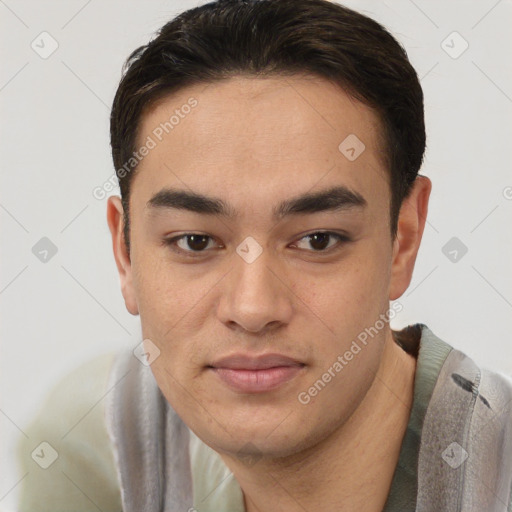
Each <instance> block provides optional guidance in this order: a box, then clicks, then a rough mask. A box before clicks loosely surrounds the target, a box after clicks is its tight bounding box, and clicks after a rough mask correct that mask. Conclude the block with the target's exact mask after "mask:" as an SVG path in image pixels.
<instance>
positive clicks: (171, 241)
mask: <svg viewBox="0 0 512 512" xmlns="http://www.w3.org/2000/svg"><path fill="white" fill-rule="evenodd" d="M317 234H323V235H330V236H332V237H334V238H336V239H337V240H338V245H337V246H336V245H335V246H332V247H330V248H328V249H323V250H318V251H315V250H311V251H307V252H311V253H313V254H327V253H331V252H332V251H333V250H336V249H339V248H340V246H341V245H343V244H345V243H347V242H350V238H349V237H348V236H346V235H342V234H341V233H336V232H334V231H313V232H312V233H308V234H306V235H304V236H302V237H301V238H299V239H298V241H301V240H303V239H305V238H308V237H312V236H313V235H317ZM193 235H198V236H204V237H207V238H209V239H210V240H213V237H211V236H209V235H205V234H203V233H184V234H183V235H179V236H175V237H173V238H165V239H163V241H162V243H163V244H164V245H166V246H168V247H169V248H170V249H171V250H172V251H173V252H176V253H178V254H182V255H185V256H187V257H191V258H197V257H200V256H202V255H203V254H205V253H206V252H207V249H204V250H202V251H192V250H190V251H187V250H184V249H180V248H179V247H178V248H176V245H175V244H176V242H178V241H179V240H181V239H184V238H187V237H189V236H193ZM300 250H306V249H300Z"/></svg>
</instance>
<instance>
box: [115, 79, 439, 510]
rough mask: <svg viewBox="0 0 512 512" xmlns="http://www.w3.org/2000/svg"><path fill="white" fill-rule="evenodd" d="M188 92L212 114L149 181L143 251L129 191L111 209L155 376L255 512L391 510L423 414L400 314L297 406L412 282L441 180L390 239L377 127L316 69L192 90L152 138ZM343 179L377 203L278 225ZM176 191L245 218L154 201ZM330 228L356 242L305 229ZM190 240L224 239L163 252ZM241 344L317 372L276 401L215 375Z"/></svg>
mask: <svg viewBox="0 0 512 512" xmlns="http://www.w3.org/2000/svg"><path fill="white" fill-rule="evenodd" d="M190 97H194V98H195V99H197V100H198V105H197V106H196V107H195V108H194V109H193V110H192V111H191V112H190V114H188V115H187V116H185V117H184V118H183V119H181V120H180V123H179V125H177V126H175V128H174V129H173V130H172V131H171V132H170V133H169V134H168V135H167V136H166V137H165V138H164V139H163V140H162V142H161V143H159V144H158V145H157V146H156V147H155V148H154V149H152V150H151V151H150V152H149V154H148V155H147V156H146V157H145V158H144V159H143V160H142V162H141V163H140V164H139V167H138V169H137V173H136V175H135V176H134V179H133V182H132V189H131V199H130V209H131V211H130V222H131V227H130V242H131V253H130V257H128V254H127V251H126V246H125V244H124V242H123V237H122V231H123V220H122V212H123V210H122V206H121V201H120V199H119V197H117V196H113V197H110V198H109V200H108V206H107V219H108V224H109V228H110V231H111V234H112V242H113V250H114V255H115V260H116V264H117V268H118V271H119V276H120V281H121V288H122V293H123V297H124V300H125V303H126V307H127V309H128V311H129V312H130V313H132V314H134V315H137V314H139V315H140V319H141V325H142V332H143V337H144V338H147V339H150V340H151V341H152V342H153V343H154V344H155V345H156V346H157V347H158V348H159V350H160V351H161V352H160V356H159V357H158V358H157V359H156V360H155V361H154V362H153V363H152V365H151V368H152V370H153V373H154V376H155V379H156V381H157V383H158V385H159V387H160V389H161V390H162V392H163V394H164V396H165V397H166V399H167V400H168V401H169V403H170V404H171V406H172V407H173V408H174V409H175V410H176V411H177V413H178V414H179V415H180V417H181V418H182V419H183V421H184V422H185V423H186V424H187V425H188V426H189V427H190V428H191V429H192V430H193V431H194V432H195V433H196V434H197V436H198V437H199V438H200V439H202V440H203V441H204V442H205V443H206V444H208V445H209V446H211V447H212V448H213V449H214V450H215V451H217V452H218V453H219V454H220V456H221V458H222V460H223V461H224V462H225V464H226V465H227V466H228V467H229V468H230V470H231V471H232V472H233V473H234V475H235V477H236V479H237V481H238V482H239V484H240V486H241V488H242V491H243V495H244V501H245V505H246V510H247V511H248V512H254V511H261V512H263V511H273V512H276V511H287V512H293V511H296V510H297V511H298V510H300V511H303V510H322V509H323V510H332V509H333V508H336V510H343V511H356V510H363V509H364V510H365V511H367V512H371V511H381V510H382V507H383V506H384V503H385V501H386V498H387V495H388V493H389V489H390V485H391V480H392V477H393V473H394V470H395V467H396V464H397V462H398V456H399V452H400V447H401V442H402V439H403V436H404V434H405V430H406V427H407V423H408V419H409V414H410V408H411V405H412V399H413V388H414V375H415V369H416V360H415V358H413V357H412V356H410V355H408V354H406V353H405V352H404V351H403V350H402V349H401V348H400V347H398V345H396V343H394V341H393V340H392V337H391V330H390V327H389V323H387V322H385V326H384V327H383V328H382V329H381V330H380V331H379V332H378V335H376V336H374V337H373V338H371V340H370V341H369V342H368V344H367V345H366V346H365V347H364V348H363V349H362V350H361V351H360V352H359V353H358V354H357V356H355V357H354V358H353V359H352V360H351V361H350V362H349V363H348V364H347V365H346V366H345V367H344V368H343V371H341V372H339V373H337V374H336V377H334V378H333V379H332V380H331V382H329V383H328V384H327V385H326V386H325V388H324V389H322V390H321V392H319V393H318V394H317V396H315V397H314V398H312V399H311V401H310V402H309V403H308V404H307V405H304V404H302V403H300V402H299V401H298V399H297V396H298V394H299V393H300V392H302V391H307V390H308V389H309V388H310V387H311V386H312V385H313V384H314V383H315V381H317V380H318V379H319V378H321V376H322V374H323V373H324V372H326V371H327V369H328V368H329V367H332V365H333V363H334V362H335V361H336V360H337V357H338V356H339V355H341V354H344V353H345V351H346V350H348V348H349V347H350V344H351V343H352V341H353V340H354V339H356V338H357V336H358V334H359V333H361V332H362V331H364V329H365V328H368V327H370V326H373V325H374V324H375V323H376V321H377V320H378V319H379V315H381V314H385V313H386V311H387V310H388V309H389V301H392V300H396V299H398V298H399V297H400V296H401V295H402V294H403V293H404V291H405V290H406V289H407V287H408V285H409V283H410V281H411V276H412V271H413V267H414V262H415V259H416V255H417V251H418V248H419V245H420V241H421V237H422V234H423V229H424V225H425V219H426V216H427V206H428V198H429V195H430V190H431V182H430V180H429V179H428V178H426V177H422V176H420V177H418V178H417V179H416V182H415V184H414V187H413V190H412V192H411V194H410V195H409V197H408V198H407V199H406V200H405V202H404V203H403V206H402V209H401V213H400V218H399V224H398V233H397V237H396V238H395V239H394V240H392V238H391V234H390V227H389V226H390V219H389V204H390V189H389V177H388V176H389V175H388V171H387V170H386V168H385V165H384V161H383V159H382V158H381V157H382V148H381V145H380V138H379V135H380V133H381V126H380V123H379V121H378V118H377V117H376V115H375V114H374V112H373V111H372V110H371V109H370V108H369V107H366V106H365V105H363V104H361V103H359V102H358V101H356V100H354V99H352V98H351V97H349V96H348V95H347V94H345V92H344V91H342V90H341V89H340V88H339V87H337V86H336V85H334V84H332V83H329V82H328V81H325V80H323V79H320V78H316V77H311V76H309V77H308V76H293V77H286V78H285V77H273V78H268V77H267V78H265V79H262V78H254V77H235V78H230V79H228V80H223V81H221V82H218V83H215V84H209V85H208V86H205V84H200V85H195V86H192V87H188V88H186V89H183V90H181V91H179V92H178V93H175V94H174V95H172V96H169V97H166V98H164V99H163V100H161V101H159V102H158V103H157V104H156V105H155V106H153V107H152V108H151V109H150V110H148V111H147V112H146V113H145V114H144V116H143V119H142V121H141V125H140V127H139V133H138V144H139V145H142V144H143V143H144V141H145V140H146V137H147V136H148V135H151V133H152V131H153V130H154V128H155V127H156V126H158V125H159V123H161V122H163V121H164V120H166V119H168V118H169V117H170V115H172V113H173V112H174V110H175V109H176V108H180V106H182V105H183V104H185V103H186V102H187V100H188V99H189V98H190ZM349 134H356V135H357V136H358V138H359V139H360V140H361V141H363V142H364V144H365V146H366V149H365V150H364V151H363V152H362V153H361V155H360V156H359V157H358V158H357V159H356V160H355V161H349V160H348V159H347V158H346V157H345V156H344V155H343V154H342V153H341V152H340V150H339V149H338V146H339V144H340V142H341V141H343V140H344V139H345V138H346V137H347V135H349ZM338 185H342V186H345V187H347V188H349V189H350V190H352V191H356V192H357V193H359V194H360V195H362V196H363V197H364V198H365V200H366V202H367V205H366V207H364V208H347V209H342V210H339V211H324V212H316V213H307V214H296V215H291V216H288V217H286V218H283V219H281V220H279V221H276V220H275V219H273V218H272V208H274V207H275V205H277V204H279V203H280V202H281V201H284V200H287V199H291V198H294V197H296V196H299V195H301V194H303V193H305V192H314V191H319V190H323V189H325V188H329V187H331V186H338ZM164 187H173V188H179V189H180V190H187V191H194V192H197V193H200V194H204V195H207V196H211V197H215V198H220V199H222V200H223V201H225V202H226V203H228V204H229V205H230V207H231V208H232V209H234V210H236V212H237V213H238V216H237V217H235V218H227V217H219V216H215V215H204V214H198V213H194V212H189V211H186V210H181V209H180V210H178V209H163V208H160V209H155V208H150V207H149V206H148V205H147V202H148V201H149V199H150V198H151V197H152V196H153V195H154V194H156V193H157V192H158V191H160V190H161V189H162V188H164ZM318 231H333V232H337V233H340V234H346V235H348V237H349V239H350V240H349V241H347V242H344V243H339V242H338V241H337V239H335V238H333V239H331V240H329V241H328V247H327V248H326V249H324V254H322V252H321V251H315V250H314V249H315V247H316V246H315V245H314V244H313V243H312V242H311V238H308V237H307V236H306V235H307V234H313V233H315V232H318ZM191 232H192V233H200V234H207V235H208V236H211V237H212V239H211V240H210V241H209V242H208V247H207V248H206V249H205V250H204V252H202V253H200V254H199V257H197V256H196V257H195V258H194V256H193V255H192V256H189V254H190V253H191V252H192V251H193V249H194V248H195V246H192V247H191V246H190V244H189V245H187V240H186V239H182V241H181V242H179V246H178V247H176V246H175V248H177V249H178V250H179V248H181V249H182V250H183V251H189V252H188V253H184V254H178V253H177V252H173V251H172V249H171V247H170V246H166V245H165V244H162V240H163V239H164V238H171V237H172V236H178V235H183V234H185V233H191ZM248 236H251V237H253V238H254V239H255V240H256V241H257V242H258V243H259V245H260V246H261V248H262V253H261V255H260V256H259V257H258V258H257V259H256V260H255V261H254V262H252V263H247V262H246V261H245V260H244V259H242V258H241V257H240V256H239V255H238V254H237V252H236V248H237V246H238V245H239V244H240V243H241V242H242V241H243V240H244V239H245V238H246V237H248ZM326 245H327V244H326ZM236 352H251V353H258V354H262V353H270V352H273V353H280V354H285V355H287V356H289V357H293V358H295V359H297V360H299V361H301V362H302V363H304V365H305V366H304V367H303V368H302V369H301V370H300V372H298V373H297V375H296V376H295V377H294V378H293V379H292V380H290V381H288V382H286V383H285V384H283V385H282V386H280V387H279V388H277V389H275V390H273V391H269V392H265V393H259V394H247V393H240V392H236V391H234V390H232V389H231V388H228V387H226V385H225V384H224V383H223V382H222V381H221V380H220V379H219V378H218V376H217V375H216V374H215V373H214V372H212V371H211V370H209V369H208V368H207V365H209V364H212V362H214V361H215V360H217V359H218V358H220V357H222V356H226V355H230V354H233V353H236ZM251 456H252V457H253V458H252V459H250V458H248V457H251Z"/></svg>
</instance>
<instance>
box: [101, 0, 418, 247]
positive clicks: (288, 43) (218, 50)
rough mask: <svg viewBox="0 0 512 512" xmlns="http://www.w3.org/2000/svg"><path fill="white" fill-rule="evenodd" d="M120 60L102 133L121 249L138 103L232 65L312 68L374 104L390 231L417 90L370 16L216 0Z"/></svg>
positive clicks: (412, 163)
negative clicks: (115, 188) (117, 200)
mask: <svg viewBox="0 0 512 512" xmlns="http://www.w3.org/2000/svg"><path fill="white" fill-rule="evenodd" d="M123 70H124V75H123V77H122V79H121V82H120V84H119V87H118V89H117V92H116V95H115V98H114V102H113V106H112V113H111V120H110V136H111V146H112V157H113V161H114V167H115V169H116V173H117V176H118V179H119V184H120V188H121V198H122V203H123V208H124V237H125V241H126V244H127V247H128V250H129V198H130V183H131V179H132V177H133V174H134V172H135V170H136V167H134V168H133V169H132V170H131V171H132V172H126V171H125V172H123V173H119V170H120V169H122V168H123V166H126V162H128V161H129V159H130V157H131V156H132V154H133V152H134V151H135V150H136V148H135V142H136V138H137V130H138V127H139V126H140V121H141V116H142V115H143V113H144V109H145V108H146V107H147V106H149V105H150V104H151V103H152V102H153V101H155V100H156V99H158V98H161V97H162V96H165V95H167V94H171V93H172V92H175V91H177V90H179V89H183V88H185V87H187V86H189V85H193V84H197V83H208V82H212V81H217V80H222V79H225V78H228V77H232V76H236V75H253V76H270V75H290V74H295V73H296V74H304V73H308V74H312V75H316V76H319V77H321V78H325V79H328V80H330V81H332V82H334V83H337V84H339V85H340V86H341V87H342V88H343V90H344V91H346V92H347V93H348V94H350V95H351V96H352V97H354V98H355V99H357V100H359V101H361V102H363V103H364V104H366V105H368V106H370V107H371V108H373V109H374V110H375V112H376V113H377V115H378V117H379V119H380V121H381V123H382V127H383V133H382V136H383V140H384V141H385V148H384V156H385V161H386V163H387V167H388V170H389V173H390V184H391V185H390V188H391V208H390V210H391V211H390V218H391V233H392V236H393V237H394V236H396V231H397V224H398V214H399V212H400V206H401V204H402V201H403V199H404V198H405V197H407V194H408V193H409V191H410V189H411V187H412V184H413V182H414V180H415V179H416V176H417V174H418V171H419V169H420V167H421V163H422V161H423V154H424V151H425V141H426V136H425V123H424V112H423V91H422V89H421V85H420V83H419V80H418V76H417V74H416V72H415V70H414V68H413V67H412V66H411V64H410V62H409V60H408V58H407V53H406V51H405V50H404V48H403V47H402V46H401V45H400V44H399V43H398V42H397V41H396V39H395V38H394V37H393V36H392V35H391V34H390V33H389V32H388V31H387V30H386V29H385V28H384V27H383V26H382V25H380V24H379V23H377V22H376V21H374V20H372V19H371V18H368V17H367V16H364V15H362V14H360V13H358V12H355V11H353V10H351V9H348V8H347V7H344V6H341V5H339V4H336V3H334V2H331V1H328V0H217V1H215V2H210V3H207V4H205V5H202V6H199V7H195V8H193V9H189V10H187V11H185V12H183V13H181V14H180V15H178V16H177V17H175V18H174V19H172V20H171V21H169V22H168V23H167V24H166V25H164V26H163V27H162V28H161V29H160V30H159V32H158V34H157V37H156V38H154V39H153V40H151V41H150V42H149V43H148V44H147V45H144V46H141V47H139V48H137V49H136V50H135V51H134V52H133V53H132V54H131V55H130V56H129V57H128V59H127V60H126V63H125V65H124V68H123ZM340 142H341V141H340ZM125 169H126V167H125Z"/></svg>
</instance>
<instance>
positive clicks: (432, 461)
mask: <svg viewBox="0 0 512 512" xmlns="http://www.w3.org/2000/svg"><path fill="white" fill-rule="evenodd" d="M442 344H444V342H442ZM444 345H446V344H444ZM446 348H447V349H449V350H447V355H446V357H445V359H444V361H443V362H442V365H441V368H440V371H439V374H438V376H437V380H436V383H435V387H434V390H433V392H432V395H431V397H430V400H429V403H428V408H427V413H426V416H425V421H424V424H423V428H422V432H421V447H420V458H419V466H418V476H419V492H418V500H419V503H420V504H422V506H425V508H426V509H429V508H428V506H430V505H434V504H435V506H436V507H440V508H441V509H450V507H451V506H452V505H454V504H455V503H462V504H463V507H462V508H463V509H464V510H503V511H505V510H507V509H506V508H504V507H506V506H507V504H509V503H510V500H511V496H510V492H511V486H512V380H511V379H510V377H508V376H506V375H503V374H500V373H498V372H495V371H492V370H489V369H485V368H483V367H481V366H479V365H478V364H477V363H476V362H475V361H474V360H473V359H471V358H470V357H469V356H468V355H466V354H465V353H463V352H462V351H460V350H457V349H455V348H451V347H450V346H449V345H446ZM427 505H428V506H427Z"/></svg>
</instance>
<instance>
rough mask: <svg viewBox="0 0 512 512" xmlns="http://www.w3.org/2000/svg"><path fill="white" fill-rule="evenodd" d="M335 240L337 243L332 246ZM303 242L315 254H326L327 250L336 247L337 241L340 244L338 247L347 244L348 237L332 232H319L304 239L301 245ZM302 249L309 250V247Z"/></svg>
mask: <svg viewBox="0 0 512 512" xmlns="http://www.w3.org/2000/svg"><path fill="white" fill-rule="evenodd" d="M333 239H334V242H335V243H334V244H330V242H331V241H333ZM303 240H304V241H305V244H306V245H309V248H312V249H313V252H326V249H331V248H332V247H333V246H335V245H336V241H337V242H338V245H341V244H342V243H343V242H347V241H348V237H346V236H344V235H341V234H338V233H333V232H331V231H317V232H315V233H310V234H309V235H306V236H304V237H302V238H301V239H300V240H299V243H300V242H301V241H303ZM329 244H330V245H329ZM297 246H298V244H297ZM299 248H300V247H299ZM302 248H305V249H309V248H308V247H302Z"/></svg>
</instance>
